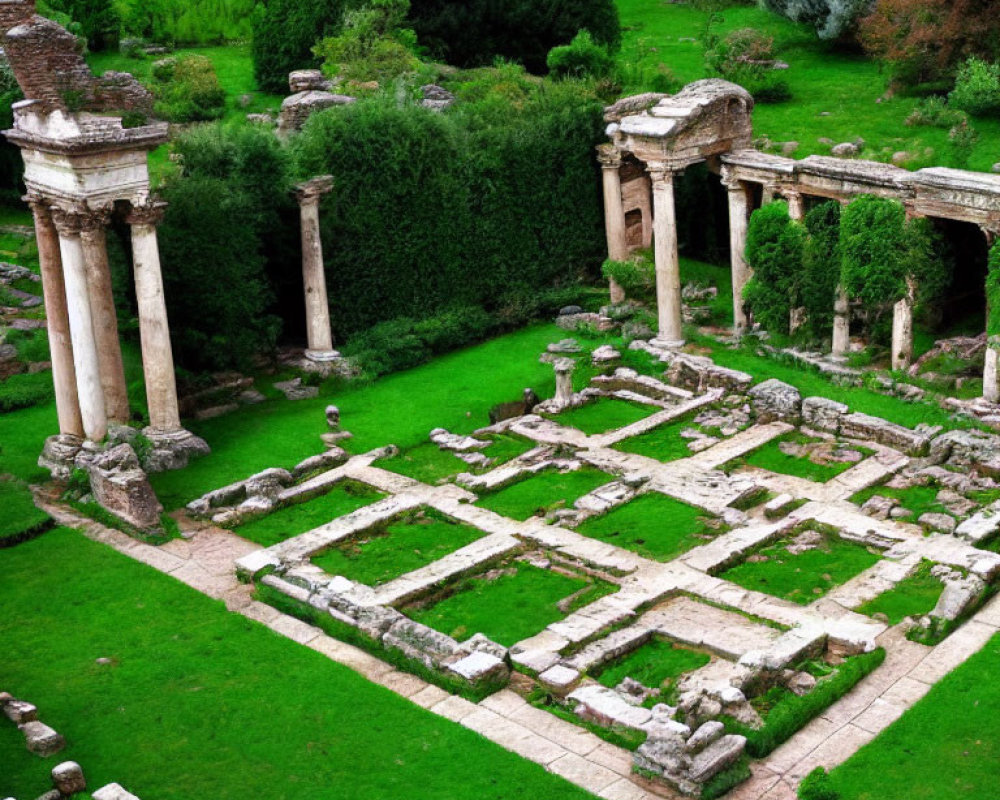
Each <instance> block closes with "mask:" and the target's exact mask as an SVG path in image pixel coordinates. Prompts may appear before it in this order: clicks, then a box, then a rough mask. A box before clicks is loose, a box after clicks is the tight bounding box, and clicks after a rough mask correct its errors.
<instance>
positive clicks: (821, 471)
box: [724, 432, 871, 483]
mask: <svg viewBox="0 0 1000 800" xmlns="http://www.w3.org/2000/svg"><path fill="white" fill-rule="evenodd" d="M819 441H822V440H820V439H814V438H811V437H808V436H804V435H802V434H800V433H796V432H792V433H788V434H785V435H784V436H779V437H778V438H777V439H772V440H771V441H770V442H768V443H767V444H765V445H763V446H762V447H758V448H757V449H756V450H754V451H753V452H751V453H748V454H747V455H746V456H743V457H742V458H739V459H736V460H735V461H731V462H730V463H729V464H727V465H726V466H725V467H724V469H727V470H729V469H733V468H735V467H737V466H740V465H742V464H746V465H747V466H750V467H757V468H759V469H766V470H767V471H768V472H778V473H781V474H782V475H795V476H796V477H799V478H805V479H806V480H807V481H816V482H818V483H826V482H827V481H828V480H830V479H831V478H836V477H837V476H838V475H840V474H841V473H842V472H846V471H847V470H848V469H850V468H851V467H853V466H855V464H853V463H849V462H846V461H843V462H832V463H829V464H817V463H815V462H814V461H813V460H812V459H811V458H809V457H807V456H795V455H789V454H788V453H785V452H783V451H782V449H781V445H782V444H783V443H793V444H811V443H813V442H819ZM851 449H853V450H860V451H861V452H862V453H863V454H864V455H866V456H867V455H870V454H871V453H870V451H868V450H865V449H864V448H860V447H855V448H851ZM857 463H860V462H857Z"/></svg>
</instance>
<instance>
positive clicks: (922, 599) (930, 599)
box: [855, 561, 944, 625]
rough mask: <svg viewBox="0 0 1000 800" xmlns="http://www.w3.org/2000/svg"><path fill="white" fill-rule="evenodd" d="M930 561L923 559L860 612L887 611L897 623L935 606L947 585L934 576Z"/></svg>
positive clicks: (922, 613) (893, 621)
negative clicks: (908, 573)
mask: <svg viewBox="0 0 1000 800" xmlns="http://www.w3.org/2000/svg"><path fill="white" fill-rule="evenodd" d="M932 566H933V565H932V564H931V562H929V561H924V562H922V563H921V564H920V566H919V567H918V568H917V571H916V572H914V573H913V574H912V575H910V576H909V577H907V578H904V579H903V580H901V581H900V582H899V583H897V584H896V585H895V586H894V587H893V588H892V589H890V590H889V591H887V592H883V593H882V594H880V595H879V596H878V597H875V598H873V599H872V600H869V601H868V602H867V603H864V604H863V605H861V606H859V607H858V608H857V609H855V610H856V611H857V612H858V613H860V614H868V615H869V616H870V615H872V614H885V616H886V617H887V618H888V620H889V624H890V625H896V624H898V623H900V622H902V620H903V619H904V617H920V616H923V615H924V614H926V613H927V612H929V611H930V610H931V609H932V608H934V606H935V604H936V603H937V601H938V598H939V597H940V596H941V592H942V591H943V590H944V584H943V583H941V581H939V580H938V579H937V578H935V577H934V576H933V575H931V567H932Z"/></svg>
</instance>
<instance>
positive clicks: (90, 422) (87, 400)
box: [52, 208, 108, 442]
mask: <svg viewBox="0 0 1000 800" xmlns="http://www.w3.org/2000/svg"><path fill="white" fill-rule="evenodd" d="M52 217H53V221H54V222H55V225H56V229H57V230H58V232H59V253H60V256H61V257H62V267H63V280H64V282H65V286H66V304H67V310H68V317H69V330H70V339H71V340H72V343H73V366H74V368H75V372H76V391H77V398H78V400H79V404H80V419H81V421H82V423H83V434H84V436H86V437H87V439H89V440H90V441H92V442H99V441H101V440H102V439H103V438H104V437H105V436H106V435H107V433H108V417H107V412H106V411H105V407H104V389H103V387H102V386H101V369H100V357H99V355H98V351H97V340H96V338H95V336H94V322H93V315H92V311H91V307H90V291H89V289H88V287H87V267H86V263H85V261H84V255H83V243H82V242H81V241H80V230H81V228H82V218H81V214H79V213H77V212H73V211H67V210H65V209H60V208H55V209H53V211H52Z"/></svg>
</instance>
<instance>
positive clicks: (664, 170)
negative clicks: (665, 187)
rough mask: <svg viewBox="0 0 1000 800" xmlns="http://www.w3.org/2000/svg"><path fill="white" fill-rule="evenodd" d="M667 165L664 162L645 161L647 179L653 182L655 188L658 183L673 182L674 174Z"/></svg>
mask: <svg viewBox="0 0 1000 800" xmlns="http://www.w3.org/2000/svg"><path fill="white" fill-rule="evenodd" d="M676 171H677V170H675V169H674V168H673V166H671V165H670V164H669V163H667V162H666V161H647V162H646V172H648V173H649V179H650V180H651V181H652V182H653V186H654V187H655V186H656V184H658V183H661V184H662V183H669V184H673V182H674V172H676Z"/></svg>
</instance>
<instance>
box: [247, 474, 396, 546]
mask: <svg viewBox="0 0 1000 800" xmlns="http://www.w3.org/2000/svg"><path fill="white" fill-rule="evenodd" d="M383 497H385V495H384V494H382V492H380V491H378V490H377V489H373V488H372V487H371V486H368V485H366V484H364V483H359V482H357V481H352V480H342V481H338V482H337V483H336V484H335V485H334V487H333V488H332V489H331V490H330V491H329V492H327V493H326V494H323V495H320V496H319V497H314V498H313V499H312V500H309V501H308V502H305V503H296V504H294V505H290V506H286V507H285V508H281V509H278V510H277V511H275V512H273V513H271V514H268V515H267V516H265V517H260V518H259V519H255V520H251V521H250V522H246V523H244V524H242V525H239V526H237V527H236V528H235V529H234V530H235V532H236V533H238V534H239V535H240V536H242V537H243V538H244V539H249V540H250V541H252V542H257V544H260V545H262V546H264V547H270V546H271V545H273V544H277V543H278V542H283V541H285V539H290V538H292V537H293V536H298V535H299V534H300V533H305V532H306V531H311V530H313V528H318V527H319V526H320V525H325V524H326V523H328V522H330V521H331V520H334V519H336V518H337V517H342V516H344V514H350V513H351V512H352V511H356V510H357V509H359V508H361V507H362V506H366V505H368V504H369V503H374V502H375V501H376V500H381V499H382V498H383Z"/></svg>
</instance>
